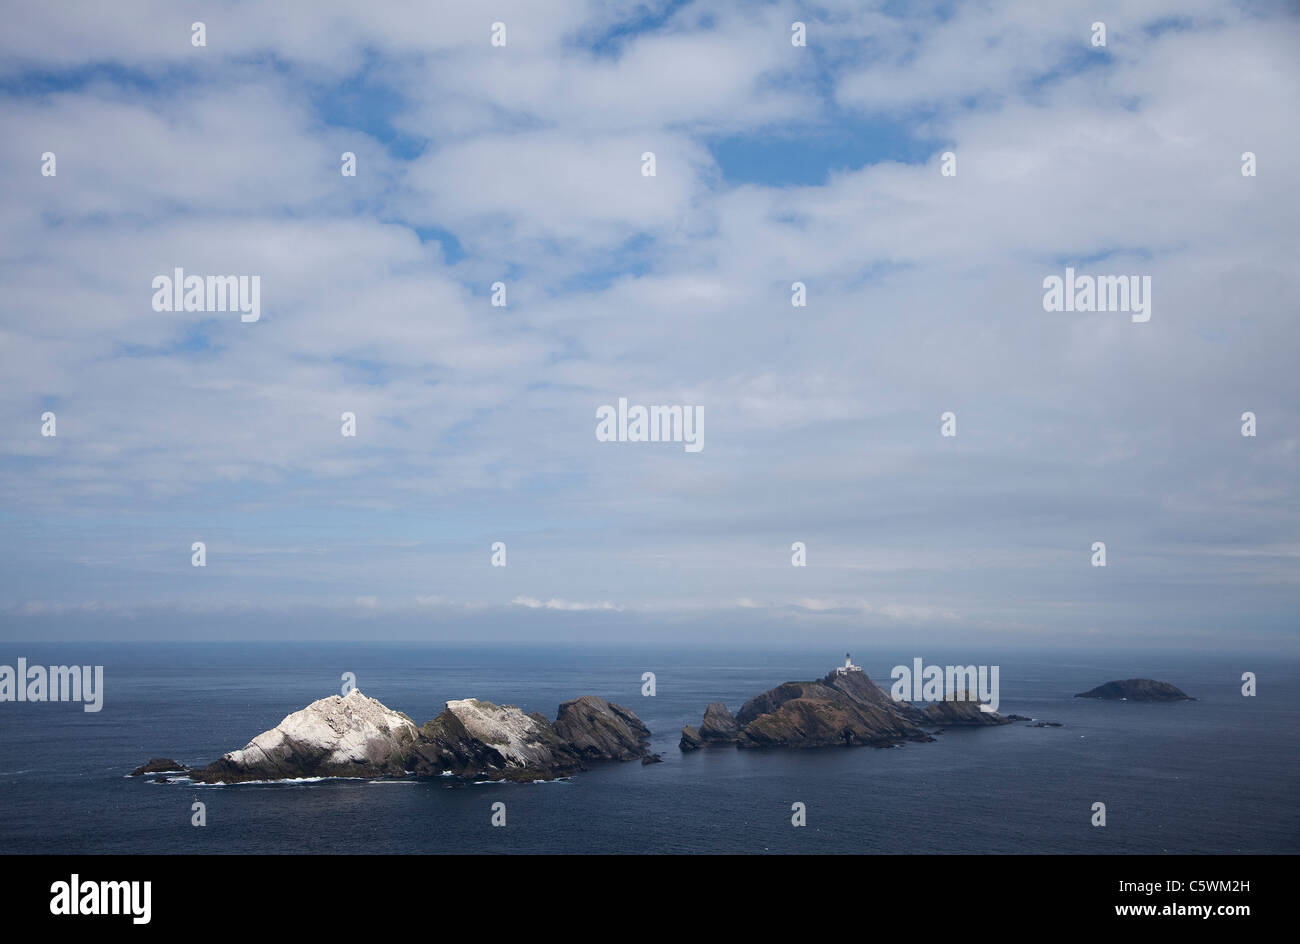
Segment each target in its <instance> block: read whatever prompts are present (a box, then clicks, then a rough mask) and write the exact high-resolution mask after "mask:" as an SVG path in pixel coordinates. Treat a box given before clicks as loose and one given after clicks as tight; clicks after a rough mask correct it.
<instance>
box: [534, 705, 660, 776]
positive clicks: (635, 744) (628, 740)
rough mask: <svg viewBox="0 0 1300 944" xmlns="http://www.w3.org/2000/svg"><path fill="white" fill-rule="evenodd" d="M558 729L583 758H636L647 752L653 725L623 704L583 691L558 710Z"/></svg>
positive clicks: (571, 747)
mask: <svg viewBox="0 0 1300 944" xmlns="http://www.w3.org/2000/svg"><path fill="white" fill-rule="evenodd" d="M555 733H556V735H557V736H558V737H559V739H560V740H561V741H562V742H564V744H565V745H567V746H568V747H569V748H570V749H571V750H573V751H575V752H576V753H577V754H578V756H579V757H581V758H582V759H583V760H588V761H591V760H633V759H634V758H637V757H642V756H643V755H644V754H645V753H646V749H647V744H648V742H649V740H650V729H649V728H647V727H646V726H645V725H644V724H642V723H641V719H640V718H638V717H637V716H636V715H634V714H633V713H632V712H630V711H628V710H627V709H626V708H624V707H622V706H621V705H616V704H613V703H612V702H608V701H605V699H603V698H597V697H596V696H595V695H583V696H582V697H581V698H575V699H574V700H573V701H566V702H565V703H564V704H562V705H561V706H560V709H559V711H557V712H556V714H555Z"/></svg>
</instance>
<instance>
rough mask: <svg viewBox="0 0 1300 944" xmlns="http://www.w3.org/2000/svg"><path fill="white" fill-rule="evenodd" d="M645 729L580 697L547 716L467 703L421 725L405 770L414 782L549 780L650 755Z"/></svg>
mask: <svg viewBox="0 0 1300 944" xmlns="http://www.w3.org/2000/svg"><path fill="white" fill-rule="evenodd" d="M649 738H650V731H649V729H647V728H646V726H645V725H644V724H642V723H641V720H640V719H639V718H637V716H636V715H635V714H633V713H632V712H631V711H628V710H627V709H626V708H624V707H622V706H621V705H616V704H613V703H611V702H607V701H605V699H603V698H597V697H596V696H594V695H584V696H583V697H581V698H577V699H574V700H573V701H568V702H565V703H564V704H563V705H561V706H560V710H559V712H558V713H557V715H556V722H555V724H554V725H552V724H551V723H550V722H549V721H548V720H547V719H546V716H545V715H542V714H540V713H533V714H525V713H524V712H523V711H522V710H521V709H519V708H516V707H515V706H513V705H494V704H492V702H490V701H481V700H479V699H477V698H469V699H464V700H461V701H449V702H447V707H446V710H444V711H443V712H442V713H441V714H440V715H438V717H436V718H434V719H433V720H432V721H430V722H428V723H427V724H425V725H424V726H423V727H422V728H420V734H419V741H418V743H417V744H416V745H415V747H414V750H413V751H412V752H411V760H410V763H409V769H410V770H411V772H412V773H414V774H415V775H416V776H417V777H437V776H443V775H451V776H457V777H474V778H479V779H483V780H512V781H532V780H553V779H555V778H557V777H564V776H568V775H569V774H572V773H576V772H577V771H580V770H585V769H586V764H587V763H589V762H592V761H606V760H620V761H622V760H633V759H635V758H639V757H644V756H645V755H646V754H647V753H648V750H649V743H648V742H649Z"/></svg>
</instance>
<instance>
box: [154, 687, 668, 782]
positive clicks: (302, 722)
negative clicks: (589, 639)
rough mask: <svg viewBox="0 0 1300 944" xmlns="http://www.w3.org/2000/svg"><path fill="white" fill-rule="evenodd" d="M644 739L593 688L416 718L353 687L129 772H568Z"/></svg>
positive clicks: (632, 718) (240, 778) (468, 702)
mask: <svg viewBox="0 0 1300 944" xmlns="http://www.w3.org/2000/svg"><path fill="white" fill-rule="evenodd" d="M649 741H650V731H649V729H648V728H647V727H646V726H645V725H644V724H642V723H641V720H640V719H639V718H637V716H636V715H635V714H633V713H632V712H631V711H629V710H628V709H626V708H624V707H622V706H621V705H616V704H614V703H613V702H607V701H605V699H603V698H598V697H596V696H595V695H583V696H582V697H581V698H575V699H574V700H572V701H566V702H565V703H564V704H562V705H560V708H559V711H558V712H557V713H556V716H555V722H554V723H552V722H551V721H549V720H548V719H547V718H546V716H545V715H543V714H541V713H540V712H534V713H532V714H525V713H524V712H523V711H522V710H521V709H519V708H516V707H515V706H514V705H495V704H493V703H492V702H490V701H482V700H480V699H477V698H465V699H460V700H456V701H449V702H447V706H446V709H445V710H444V711H443V712H442V713H441V714H439V715H438V717H436V718H434V719H433V720H432V721H429V722H426V723H425V724H424V725H423V726H422V727H417V726H416V724H415V722H414V721H412V720H411V719H410V718H409V717H407V716H406V715H405V714H403V713H402V712H400V711H394V710H392V709H391V708H388V707H387V706H386V705H384V704H383V703H382V702H380V701H378V700H377V699H374V698H367V697H366V696H365V695H363V694H361V692H360V690H357V689H354V690H352V691H351V692H349V693H348V694H347V695H346V696H339V695H331V696H330V697H328V698H322V699H320V700H319V701H314V702H312V703H311V704H310V705H308V706H307V707H306V708H303V709H302V710H301V711H295V712H294V713H293V714H291V715H289V716H287V717H286V718H285V719H284V720H283V721H281V722H280V723H279V724H278V725H276V726H275V727H274V728H272V729H271V730H269V731H264V732H263V733H261V734H259V735H258V736H257V737H255V738H253V740H252V741H250V742H249V743H248V744H247V745H246V746H245V747H244V748H243V749H241V750H237V751H231V752H229V753H228V754H224V755H223V756H221V757H219V758H218V759H217V760H215V761H213V762H212V763H211V764H208V765H207V766H206V767H200V768H194V769H191V768H188V767H186V766H185V765H183V764H179V763H177V762H176V761H174V760H172V759H171V758H166V757H164V758H154V759H152V760H150V761H149V762H148V763H147V764H143V765H141V766H140V767H137V768H136V769H135V770H134V771H133V772H132V774H131V775H132V776H143V775H145V774H152V773H157V774H179V775H180V777H181V778H182V779H188V780H191V781H196V782H199V783H209V784H212V783H248V782H252V781H274V780H303V779H314V778H324V777H345V778H363V779H374V778H379V777H406V776H413V777H416V778H423V777H444V776H445V777H459V778H464V779H473V780H510V781H521V782H527V781H534V780H553V779H556V778H559V777H565V776H568V775H570V774H573V773H577V772H578V771H581V770H586V769H587V767H588V765H589V764H591V763H593V762H600V761H628V760H636V759H638V758H639V759H640V760H641V761H642V763H653V762H654V761H655V760H657V759H658V758H657V757H656V756H655V755H652V754H650V753H649Z"/></svg>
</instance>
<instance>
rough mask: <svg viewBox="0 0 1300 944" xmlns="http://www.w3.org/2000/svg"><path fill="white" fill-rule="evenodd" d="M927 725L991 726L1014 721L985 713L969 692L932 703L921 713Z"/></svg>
mask: <svg viewBox="0 0 1300 944" xmlns="http://www.w3.org/2000/svg"><path fill="white" fill-rule="evenodd" d="M921 714H922V716H923V717H924V718H925V723H926V724H938V725H966V726H977V725H990V724H1010V723H1011V722H1012V720H1013V719H1011V718H1008V717H1005V716H1003V715H1000V714H998V713H997V712H996V711H983V710H981V708H980V701H979V699H978V698H976V697H975V696H974V695H972V694H971V693H970V692H969V691H967V692H962V693H961V694H960V695H958V694H956V693H954V694H953V695H951V696H949V697H948V698H945V699H944V700H943V701H936V702H931V703H930V704H928V705H926V706H925V710H924V711H923V712H921Z"/></svg>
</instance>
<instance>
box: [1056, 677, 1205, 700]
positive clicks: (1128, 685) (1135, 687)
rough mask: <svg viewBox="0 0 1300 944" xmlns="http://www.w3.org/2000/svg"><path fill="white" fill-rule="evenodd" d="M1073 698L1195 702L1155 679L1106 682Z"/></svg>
mask: <svg viewBox="0 0 1300 944" xmlns="http://www.w3.org/2000/svg"><path fill="white" fill-rule="evenodd" d="M1074 697H1075V698H1104V699H1107V700H1110V701H1196V699H1195V698H1192V697H1190V696H1188V695H1185V694H1184V693H1183V692H1181V691H1179V690H1178V689H1177V688H1174V686H1172V685H1170V684H1169V683H1168V682H1157V681H1155V679H1124V680H1123V681H1118V682H1107V683H1106V684H1104V685H1098V686H1097V687H1096V688H1094V689H1091V690H1089V691H1086V692H1080V693H1079V694H1077V695H1075V696H1074Z"/></svg>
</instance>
